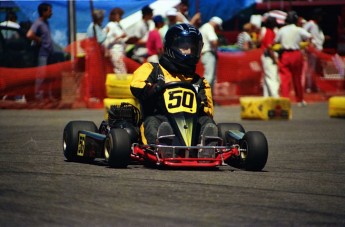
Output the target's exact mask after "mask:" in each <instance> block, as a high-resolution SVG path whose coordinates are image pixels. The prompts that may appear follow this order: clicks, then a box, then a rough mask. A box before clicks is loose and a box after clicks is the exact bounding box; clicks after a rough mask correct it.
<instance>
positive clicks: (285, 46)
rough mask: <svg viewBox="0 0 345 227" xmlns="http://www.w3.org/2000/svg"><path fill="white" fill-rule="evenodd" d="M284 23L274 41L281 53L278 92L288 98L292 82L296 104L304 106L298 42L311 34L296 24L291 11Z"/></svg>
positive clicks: (307, 38) (300, 56)
mask: <svg viewBox="0 0 345 227" xmlns="http://www.w3.org/2000/svg"><path fill="white" fill-rule="evenodd" d="M285 22H286V25H285V26H283V27H282V28H280V29H279V31H278V34H277V36H276V37H275V42H276V43H280V44H281V46H282V54H281V56H280V59H279V65H278V66H279V75H280V81H281V83H280V92H281V96H282V97H286V98H289V95H290V84H291V80H292V82H293V87H294V89H295V95H296V101H297V102H298V106H305V105H306V102H305V101H304V99H303V98H304V94H303V88H302V81H301V77H302V70H303V61H304V58H303V54H302V52H301V50H300V43H301V42H302V41H306V40H309V39H310V38H311V34H310V33H309V32H307V31H306V30H305V29H303V28H301V27H298V26H296V24H297V22H298V15H297V13H296V12H294V11H291V12H289V13H288V15H287V17H286V20H285Z"/></svg>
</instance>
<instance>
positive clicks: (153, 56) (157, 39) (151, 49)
mask: <svg viewBox="0 0 345 227" xmlns="http://www.w3.org/2000/svg"><path fill="white" fill-rule="evenodd" d="M153 21H154V23H155V29H153V30H152V31H150V32H149V36H148V38H147V43H146V47H147V53H148V55H147V56H148V57H147V61H148V62H155V63H158V62H159V57H160V55H161V54H162V53H163V42H162V37H161V35H160V33H159V29H160V28H162V27H163V25H164V19H163V17H162V16H161V15H157V16H155V17H153Z"/></svg>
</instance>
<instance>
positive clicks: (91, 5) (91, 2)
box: [90, 0, 97, 40]
mask: <svg viewBox="0 0 345 227" xmlns="http://www.w3.org/2000/svg"><path fill="white" fill-rule="evenodd" d="M90 10H91V21H92V23H93V34H94V36H95V38H96V40H97V33H96V25H95V22H94V21H93V10H94V7H93V1H92V0H90Z"/></svg>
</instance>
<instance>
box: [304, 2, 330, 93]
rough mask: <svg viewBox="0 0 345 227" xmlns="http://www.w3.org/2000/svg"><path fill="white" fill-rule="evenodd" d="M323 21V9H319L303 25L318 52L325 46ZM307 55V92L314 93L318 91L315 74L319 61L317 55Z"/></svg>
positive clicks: (308, 53) (309, 53)
mask: <svg viewBox="0 0 345 227" xmlns="http://www.w3.org/2000/svg"><path fill="white" fill-rule="evenodd" d="M322 19H323V12H322V9H320V8H317V9H315V10H314V11H313V13H312V17H311V19H310V20H309V21H308V22H306V23H305V24H304V25H303V28H304V29H305V30H307V31H308V32H309V33H310V34H311V36H312V41H311V42H312V45H313V46H314V47H315V49H316V50H317V51H322V50H323V44H324V42H325V35H324V33H323V31H322V28H321V26H320V24H321V22H322ZM306 53H307V60H308V67H307V71H306V75H305V76H306V83H305V86H306V91H307V92H312V91H316V85H315V82H314V76H313V75H314V73H315V71H316V67H317V63H318V59H317V56H315V53H311V52H308V51H307V52H306Z"/></svg>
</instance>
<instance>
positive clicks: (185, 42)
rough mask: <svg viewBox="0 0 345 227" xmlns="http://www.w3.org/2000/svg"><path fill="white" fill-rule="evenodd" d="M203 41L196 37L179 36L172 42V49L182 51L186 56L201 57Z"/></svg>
mask: <svg viewBox="0 0 345 227" xmlns="http://www.w3.org/2000/svg"><path fill="white" fill-rule="evenodd" d="M201 48H202V42H199V41H198V40H196V39H195V38H194V37H190V36H182V37H177V38H176V39H175V40H174V42H173V43H172V49H175V50H176V51H177V52H180V53H181V54H182V55H184V56H190V57H197V58H199V57H200V52H201Z"/></svg>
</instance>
